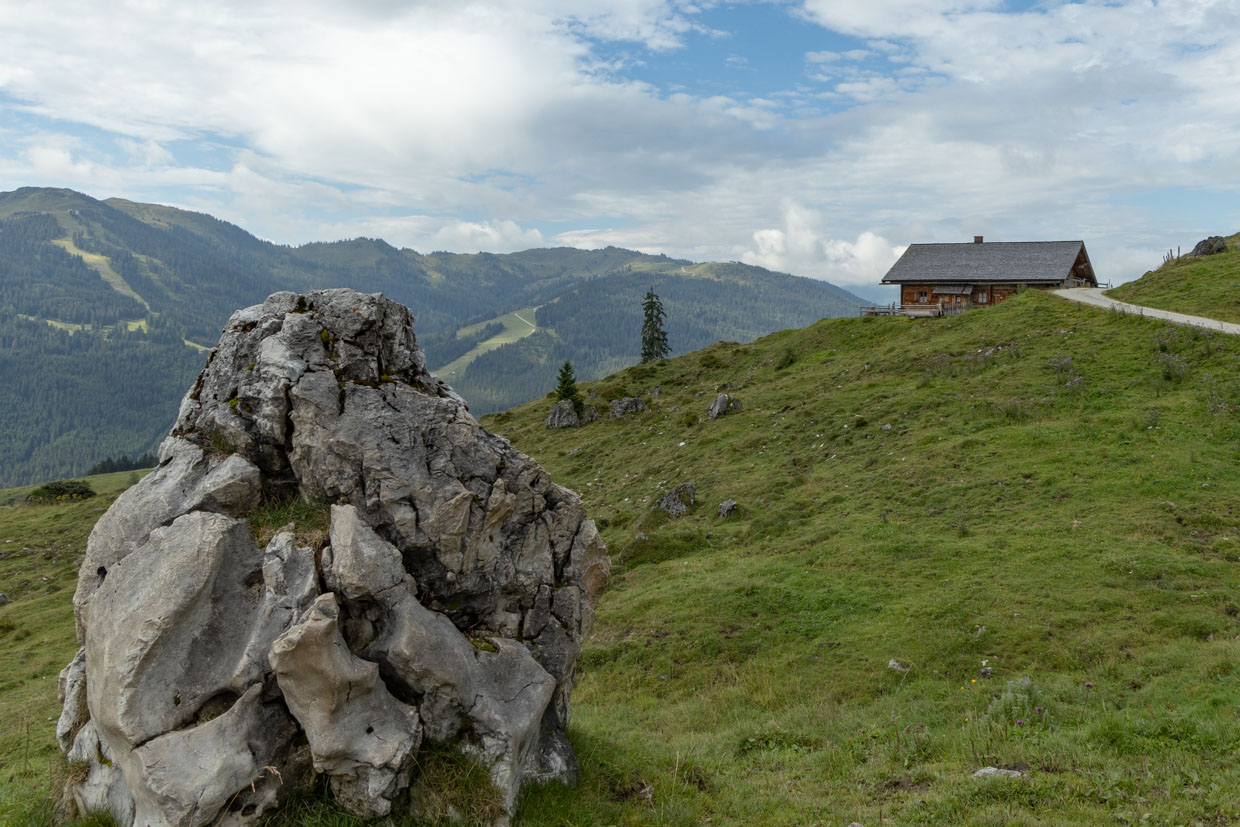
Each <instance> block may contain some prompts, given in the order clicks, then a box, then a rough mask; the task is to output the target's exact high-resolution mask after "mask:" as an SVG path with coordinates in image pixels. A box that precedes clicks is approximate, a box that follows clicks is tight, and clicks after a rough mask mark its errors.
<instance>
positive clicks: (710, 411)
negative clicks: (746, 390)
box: [706, 393, 741, 419]
mask: <svg viewBox="0 0 1240 827" xmlns="http://www.w3.org/2000/svg"><path fill="white" fill-rule="evenodd" d="M740 409H741V401H740V400H739V399H733V398H732V397H730V396H728V395H727V394H726V393H721V394H719V395H718V396H716V397H715V401H714V402H712V403H710V407H709V408H707V409H706V417H707V418H708V419H718V418H719V417H721V416H723V415H724V414H726V413H730V412H732V411H739V410H740Z"/></svg>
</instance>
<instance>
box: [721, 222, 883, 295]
mask: <svg viewBox="0 0 1240 827" xmlns="http://www.w3.org/2000/svg"><path fill="white" fill-rule="evenodd" d="M753 240H754V248H753V249H750V250H746V251H745V252H744V253H743V254H742V256H741V260H742V261H744V262H745V263H746V264H756V265H758V266H760V267H766V268H768V269H771V270H780V271H784V272H793V273H799V274H802V275H809V276H816V277H818V278H826V279H828V280H830V281H833V282H836V283H838V284H842V285H848V284H872V283H874V282H876V281H878V279H880V278H882V276H883V274H884V273H886V272H887V270H888V269H890V267H891V265H892V264H894V263H895V261H896V259H897V258H899V257H900V254H901V253H903V252H904V248H903V247H898V246H895V245H893V244H892V243H891V242H889V241H888V240H887V239H885V238H883V237H882V236H880V235H878V234H876V233H873V232H870V231H869V230H866V231H864V232H862V233H861V234H860V235H858V236H857V239H856V240H855V241H846V240H839V239H833V238H830V234H829V233H828V232H827V230H826V228H825V226H824V221H823V217H822V215H821V214H820V213H818V212H816V211H815V210H810V209H806V208H805V207H803V206H801V205H799V204H794V203H788V204H786V205H785V206H784V210H783V226H782V227H779V228H767V229H762V230H758V231H756V232H755V233H754V234H753Z"/></svg>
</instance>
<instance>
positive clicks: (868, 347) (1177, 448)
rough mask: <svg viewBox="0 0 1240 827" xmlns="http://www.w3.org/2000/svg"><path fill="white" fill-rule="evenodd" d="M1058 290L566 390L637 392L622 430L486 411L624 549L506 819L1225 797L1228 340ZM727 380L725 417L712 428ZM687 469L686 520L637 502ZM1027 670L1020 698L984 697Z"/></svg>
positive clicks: (537, 409) (904, 812) (1160, 806)
mask: <svg viewBox="0 0 1240 827" xmlns="http://www.w3.org/2000/svg"><path fill="white" fill-rule="evenodd" d="M1066 304H1067V303H1064V302H1060V301H1057V300H1056V299H1055V298H1054V297H1051V296H1045V295H1042V294H1040V293H1037V292H1036V291H1030V292H1029V293H1027V294H1025V295H1023V296H1021V297H1019V298H1018V299H1015V300H1013V301H1010V302H1007V303H1005V304H1003V305H1000V306H999V307H996V308H992V309H988V310H983V311H978V312H974V313H967V314H964V315H962V316H959V317H954V318H950V319H933V320H907V319H881V318H867V319H838V320H829V321H824V322H822V323H819V324H817V325H814V326H813V327H811V328H808V329H807V330H804V331H795V332H785V333H780V334H776V335H773V336H770V337H767V338H765V339H762V340H760V341H758V342H756V343H754V344H752V345H726V344H720V345H716V346H714V347H712V348H708V349H706V350H704V351H700V352H698V353H696V354H691V355H689V356H686V357H684V358H682V359H677V360H673V361H671V362H667V363H663V364H660V365H657V366H644V367H638V368H633V369H630V370H628V371H625V372H623V373H621V374H618V375H617V376H615V377H611V378H610V379H608V380H605V382H604V383H597V384H596V385H589V384H586V385H584V386H583V388H584V389H586V390H589V389H591V388H597V387H599V386H601V385H616V386H623V387H622V389H623V390H624V391H625V392H631V393H641V392H643V391H644V390H645V389H647V388H649V387H651V386H654V385H660V386H661V388H662V392H661V394H660V395H659V397H658V398H657V400H654V401H653V405H652V409H651V410H650V411H649V412H648V413H646V414H644V415H643V416H641V417H639V418H634V419H632V420H630V421H628V422H619V421H615V420H600V421H599V422H596V423H594V424H592V425H589V426H587V427H586V428H584V429H582V430H579V431H577V430H569V431H547V430H545V429H544V428H543V427H542V419H543V418H544V417H545V415H546V410H547V408H548V407H549V405H550V403H549V402H547V401H541V402H538V403H533V404H531V405H528V406H525V407H523V408H520V409H517V410H516V411H513V412H509V413H507V414H501V415H498V416H495V417H488V418H486V419H485V420H484V424H487V425H488V426H489V427H491V428H493V429H494V430H497V431H500V432H502V433H505V434H507V435H508V436H509V437H510V438H511V439H512V440H513V442H514V444H515V445H517V447H519V448H521V449H522V450H525V451H527V452H528V453H530V454H531V455H533V456H534V457H535V458H537V459H538V460H539V461H540V462H542V463H543V464H545V465H546V466H547V468H548V469H549V470H550V471H551V473H552V476H553V477H554V478H555V479H557V480H558V481H560V482H561V483H562V484H565V485H567V486H569V487H571V488H573V489H575V490H577V491H578V492H580V493H582V495H583V496H584V497H585V500H586V502H587V506H588V508H589V510H590V513H591V514H592V515H593V516H595V518H596V519H598V520H600V522H602V523H604V525H605V527H604V528H603V534H604V537H605V538H606V540H607V542H608V544H609V547H610V549H611V552H612V556H613V560H614V561H615V563H616V570H617V574H616V577H615V579H614V580H613V584H612V586H611V588H610V590H609V592H608V593H607V594H606V595H605V597H604V600H603V604H602V606H601V607H600V611H599V617H598V624H597V626H596V630H595V634H594V637H593V638H592V640H591V642H590V645H589V646H588V647H587V649H586V650H585V652H584V653H583V656H582V661H581V663H582V674H581V675H580V677H579V681H578V684H577V687H576V690H575V692H574V696H573V697H574V704H575V710H574V723H573V728H572V731H571V736H572V738H573V740H574V743H575V744H577V746H578V749H579V751H580V752H581V754H582V760H583V773H584V774H583V783H582V785H581V787H580V789H578V790H576V791H563V790H560V789H558V788H555V787H547V788H541V789H537V790H532V791H530V792H529V793H528V794H527V795H526V796H525V799H524V802H523V810H522V812H523V814H524V817H525V819H526V822H527V823H530V824H560V823H589V822H591V821H594V822H598V823H633V824H665V823H685V824H689V823H693V824H697V823H700V822H701V821H702V820H703V819H705V818H710V819H711V820H712V823H727V824H741V823H754V824H805V823H814V822H819V823H824V824H826V823H847V822H848V821H850V820H857V821H860V822H862V823H866V824H870V823H878V820H879V819H880V818H891V819H893V821H894V822H895V823H938V824H959V823H969V824H1064V823H1076V824H1089V823H1099V822H1101V821H1109V820H1113V819H1115V818H1116V817H1118V816H1123V817H1124V818H1127V819H1129V820H1130V821H1133V822H1135V821H1139V820H1140V819H1141V818H1142V816H1144V815H1145V814H1146V813H1150V814H1151V818H1153V819H1155V820H1156V822H1166V823H1192V822H1193V821H1194V820H1197V819H1200V820H1203V821H1204V822H1205V823H1219V822H1220V821H1223V820H1231V819H1236V818H1240V805H1238V804H1237V803H1236V800H1237V797H1236V795H1235V793H1236V792H1237V790H1240V768H1238V766H1237V760H1236V750H1237V747H1240V728H1238V727H1237V726H1236V724H1237V721H1236V717H1237V704H1236V702H1235V698H1236V697H1237V694H1238V692H1237V690H1240V673H1238V672H1237V671H1236V669H1235V667H1234V664H1235V663H1236V660H1237V656H1238V655H1240V642H1237V634H1238V633H1240V624H1238V617H1237V616H1238V615H1240V607H1238V606H1237V603H1240V576H1238V575H1237V572H1236V568H1237V565H1236V564H1237V562H1238V561H1240V542H1238V539H1237V538H1240V516H1238V515H1237V513H1236V507H1235V503H1236V502H1237V500H1238V497H1237V495H1238V494H1240V472H1237V470H1236V461H1237V458H1238V457H1240V427H1238V424H1237V420H1236V406H1237V405H1238V404H1240V379H1238V378H1237V375H1236V368H1237V366H1238V365H1240V342H1237V341H1236V340H1235V339H1232V338H1229V337H1224V336H1221V335H1212V334H1209V333H1205V332H1197V331H1192V330H1187V329H1180V328H1174V327H1166V326H1163V325H1161V324H1159V323H1157V322H1154V321H1152V320H1146V319H1141V318H1133V317H1127V316H1118V315H1115V314H1107V313H1101V312H1099V311H1097V310H1094V309H1090V308H1086V307H1075V306H1065V305H1066ZM788 352H791V353H792V354H793V355H794V357H795V358H794V360H793V361H792V363H791V364H787V353H788ZM781 364H782V365H784V367H783V368H782V369H778V368H779V366H780V365H781ZM1169 365H1170V368H1169ZM724 382H731V383H733V384H739V385H741V387H740V389H738V390H735V391H731V392H732V393H734V395H735V396H737V397H738V398H740V399H741V401H742V402H743V404H744V408H743V410H742V411H741V412H740V413H738V414H732V415H729V416H727V417H724V418H722V419H719V420H716V421H713V422H707V421H705V409H706V406H707V405H708V404H709V402H710V401H711V400H712V399H713V398H714V395H715V394H716V393H717V392H718V390H719V389H720V387H721V385H722V383H724ZM686 419H688V420H692V421H693V424H686ZM888 425H889V426H890V428H887V427H886V426H888ZM682 443H683V445H682ZM570 452H571V453H570ZM684 481H691V482H693V483H694V484H695V485H696V487H697V491H698V498H699V500H698V505H697V507H696V509H695V510H694V512H693V513H691V514H690V515H689V516H687V517H685V518H682V519H680V520H678V521H666V522H663V523H662V524H660V521H658V520H653V519H651V518H650V517H649V516H648V509H649V508H650V505H651V504H652V503H653V502H654V501H655V500H656V499H657V498H658V496H659V495H660V494H661V493H662V492H664V491H666V490H668V489H670V488H671V487H673V486H675V485H676V484H677V483H679V482H684ZM727 498H733V499H736V500H737V501H739V503H740V504H741V506H742V509H743V511H742V513H741V515H739V516H734V517H731V518H728V519H721V518H719V517H717V516H716V515H715V510H716V506H717V504H718V503H719V502H721V501H722V500H724V499H727ZM639 531H641V532H642V533H645V534H646V535H647V537H646V539H639V538H638V532H639ZM892 659H894V660H897V661H898V662H900V663H901V664H904V665H906V666H908V667H909V668H908V671H907V672H902V671H897V670H893V669H889V668H888V666H887V664H888V661H889V660H892ZM983 663H985V664H986V665H987V666H989V667H990V668H991V669H993V670H994V671H993V674H992V676H991V677H990V678H989V679H985V678H981V677H979V675H980V670H981V669H982V668H983ZM1026 676H1027V677H1029V678H1030V679H1031V682H1032V686H1033V687H1034V691H1035V693H1036V697H1037V698H1038V699H1039V701H1040V702H1039V703H1037V704H1034V706H1040V707H1042V711H1041V712H1033V710H1031V709H1025V706H1028V704H1023V705H1022V703H1023V702H1017V701H1019V699H1017V700H1016V701H1013V700H1012V699H1011V698H1008V700H1006V701H1004V700H1003V698H1004V695H1005V691H1006V689H1007V687H1008V686H1009V685H1010V684H1009V682H1011V681H1013V680H1020V679H1023V678H1024V677H1026ZM1088 683H1092V684H1094V686H1093V687H1087V684H1088ZM996 698H999V699H1000V700H998V701H997V700H996ZM1016 721H1021V723H1019V724H1018V723H1016ZM987 765H994V766H1003V765H1007V766H1023V765H1028V766H1029V767H1030V775H1029V777H1028V778H1025V779H1020V780H1017V781H1004V780H990V781H983V780H979V779H974V778H972V777H971V776H972V773H973V772H974V771H975V770H977V769H979V768H980V767H983V766H987ZM646 785H649V787H650V789H651V793H650V796H649V797H642V796H639V795H637V793H636V792H635V791H636V790H641V789H645V788H646Z"/></svg>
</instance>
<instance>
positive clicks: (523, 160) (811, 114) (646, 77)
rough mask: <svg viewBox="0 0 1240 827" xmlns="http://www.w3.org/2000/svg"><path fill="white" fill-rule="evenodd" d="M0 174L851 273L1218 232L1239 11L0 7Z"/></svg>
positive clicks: (814, 2) (1232, 227) (393, 237)
mask: <svg viewBox="0 0 1240 827" xmlns="http://www.w3.org/2000/svg"><path fill="white" fill-rule="evenodd" d="M0 15H2V16H3V19H4V20H5V25H4V26H3V27H0V190H11V189H15V188H17V187H21V186H67V187H72V188H74V189H78V190H81V191H83V192H86V193H88V194H90V195H93V196H96V197H100V198H104V197H110V196H119V197H124V198H130V199H134V200H144V201H155V202H160V203H167V204H172V205H175V206H179V207H184V208H189V209H195V210H201V211H204V212H209V213H211V214H213V215H217V216H219V217H221V218H224V219H225V220H229V221H233V222H235V223H237V224H239V225H241V226H242V227H244V228H245V229H247V230H249V231H251V232H253V233H255V234H257V235H259V236H261V237H264V238H268V239H271V240H273V241H277V242H282V243H293V244H295V243H301V242H306V241H311V240H330V239H337V238H349V237H355V236H358V235H367V236H379V237H383V238H386V239H387V240H389V241H390V242H392V243H393V244H397V245H400V246H408V247H412V248H415V249H418V250H421V251H430V250H456V251H477V250H489V251H495V252H502V251H509V250H518V249H525V248H528V247H534V246H548V245H563V244H567V245H573V246H581V247H598V246H603V245H606V244H617V245H620V246H625V247H630V248H636V249H641V250H647V251H652V252H664V253H668V254H670V255H674V256H680V257H685V258H691V259H695V260H706V259H720V260H742V261H747V262H750V263H753V264H760V265H763V266H767V267H771V268H773V269H780V270H785V271H789V272H793V273H797V274H800V275H807V276H812V277H815V278H825V279H828V280H830V281H833V282H836V283H838V284H842V285H844V286H848V287H852V288H855V289H862V290H863V289H864V288H865V286H866V285H873V284H874V283H876V282H877V280H878V279H879V278H880V277H881V276H882V274H883V273H884V272H885V271H886V269H887V267H889V266H890V264H891V263H892V262H893V261H894V260H895V258H896V257H897V256H898V255H899V253H900V251H901V250H902V249H903V246H904V245H906V244H909V243H914V242H931V241H965V240H969V239H970V238H971V237H972V236H973V235H976V234H981V235H985V236H986V238H987V239H990V240H1031V239H1076V238H1081V239H1083V240H1085V242H1086V244H1087V245H1088V247H1089V249H1090V253H1091V257H1092V258H1093V261H1094V264H1095V266H1096V268H1097V269H1098V271H1099V273H1100V275H1101V276H1102V277H1103V278H1110V279H1111V280H1112V281H1115V282H1119V281H1124V280H1127V279H1130V278H1134V277H1136V276H1139V275H1140V274H1141V273H1142V272H1144V271H1145V270H1146V269H1149V268H1151V267H1154V266H1156V265H1157V264H1158V263H1159V261H1160V260H1161V252H1162V251H1165V250H1166V249H1168V248H1169V247H1175V246H1181V247H1186V246H1188V245H1191V244H1193V243H1195V242H1196V241H1197V240H1199V239H1200V238H1202V237H1204V236H1206V235H1210V234H1217V233H1231V232H1235V231H1236V230H1237V229H1240V141H1237V140H1236V136H1237V135H1240V95H1235V94H1234V93H1233V92H1232V90H1233V89H1234V86H1235V79H1236V78H1237V77H1240V38H1236V37H1235V32H1237V31H1240V6H1237V4H1236V3H1235V2H1234V0H1227V1H1226V2H1222V1H1220V2H1211V1H1210V0H1201V2H1194V0H1179V1H1178V2H1160V3H1152V2H1144V3H1141V2H1134V3H1115V2H1080V3H1058V2H1050V3H1028V2H1022V3H1003V2H988V0H952V1H951V2H946V3H936V2H929V0H868V1H867V2H855V3H854V2H832V1H831V0H784V1H783V2H777V1H775V0H771V1H770V2H760V1H757V0H755V2H735V3H733V2H722V0H703V1H702V2H677V1H676V0H593V1H592V2H591V3H589V4H585V3H581V2H579V1H578V0H522V2H504V1H503V0H481V1H480V2H460V0H423V2H416V3H406V2H399V0H355V2H350V3H343V2H334V0H301V1H300V2H292V0H269V2H265V3H261V4H255V3H251V2H244V3H243V2H230V1H229V0H223V2H215V3H212V4H185V3H173V2H168V0H143V2H138V0H129V1H128V2H112V1H111V0H101V1H100V2H95V3H90V4H84V3H80V2H60V0H44V2H40V3H38V4H32V3H27V2H14V0H0Z"/></svg>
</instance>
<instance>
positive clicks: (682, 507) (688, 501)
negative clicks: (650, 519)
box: [651, 482, 697, 519]
mask: <svg viewBox="0 0 1240 827" xmlns="http://www.w3.org/2000/svg"><path fill="white" fill-rule="evenodd" d="M696 501H697V489H695V488H694V487H693V483H691V482H682V483H681V484H680V485H678V486H676V487H675V488H673V489H672V490H671V491H668V492H667V493H666V494H664V495H663V496H662V497H660V498H659V500H658V502H656V503H655V504H654V506H653V507H652V508H651V510H652V511H654V510H656V509H658V510H662V511H664V512H666V513H667V516H669V517H671V518H673V519H675V518H676V517H683V516H684V515H686V514H688V513H689V508H690V507H691V506H692V505H693V504H694V503H695V502H696Z"/></svg>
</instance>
